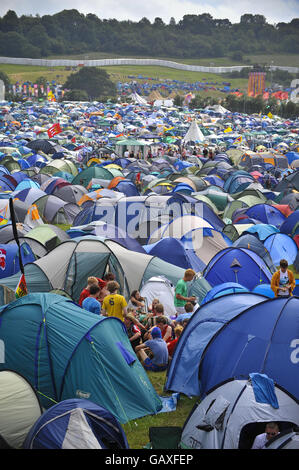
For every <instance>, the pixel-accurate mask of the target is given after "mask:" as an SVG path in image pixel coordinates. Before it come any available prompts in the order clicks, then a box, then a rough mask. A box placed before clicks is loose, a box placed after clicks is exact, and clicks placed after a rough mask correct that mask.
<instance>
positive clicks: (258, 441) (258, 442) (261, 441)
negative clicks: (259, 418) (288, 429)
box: [251, 432, 267, 449]
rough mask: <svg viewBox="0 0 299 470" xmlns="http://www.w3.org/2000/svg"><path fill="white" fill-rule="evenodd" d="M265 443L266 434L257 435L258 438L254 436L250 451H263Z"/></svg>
mask: <svg viewBox="0 0 299 470" xmlns="http://www.w3.org/2000/svg"><path fill="white" fill-rule="evenodd" d="M266 443H267V434H266V433H265V432H264V433H263V434H259V435H258V436H256V438H255V439H254V443H253V446H252V447H251V449H263V448H264V447H265V444H266Z"/></svg>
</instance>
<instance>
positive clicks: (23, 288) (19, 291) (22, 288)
mask: <svg viewBox="0 0 299 470" xmlns="http://www.w3.org/2000/svg"><path fill="white" fill-rule="evenodd" d="M15 294H16V298H17V299H19V298H20V297H23V296H24V295H27V294H28V291H27V284H26V279H25V275H24V274H21V277H20V280H19V282H18V285H17V287H16V290H15Z"/></svg>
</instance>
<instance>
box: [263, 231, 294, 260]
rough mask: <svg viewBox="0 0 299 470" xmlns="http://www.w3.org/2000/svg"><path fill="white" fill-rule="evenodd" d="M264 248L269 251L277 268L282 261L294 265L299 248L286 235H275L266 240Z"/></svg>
mask: <svg viewBox="0 0 299 470" xmlns="http://www.w3.org/2000/svg"><path fill="white" fill-rule="evenodd" d="M264 247H265V248H266V249H267V250H268V251H269V253H270V256H271V258H272V260H273V263H274V265H275V266H279V262H280V260H281V259H286V260H287V262H288V264H289V265H291V264H293V263H294V261H295V259H296V256H297V253H298V248H297V245H296V243H295V242H294V240H293V239H292V238H291V237H289V236H288V235H286V234H285V233H274V234H273V235H270V236H269V237H267V238H266V239H265V240H264Z"/></svg>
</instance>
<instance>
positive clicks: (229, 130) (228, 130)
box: [223, 127, 233, 133]
mask: <svg viewBox="0 0 299 470" xmlns="http://www.w3.org/2000/svg"><path fill="white" fill-rule="evenodd" d="M223 132H225V133H226V132H233V130H232V128H231V127H227V128H226V129H224V131H223Z"/></svg>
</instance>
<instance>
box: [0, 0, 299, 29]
mask: <svg viewBox="0 0 299 470" xmlns="http://www.w3.org/2000/svg"><path fill="white" fill-rule="evenodd" d="M71 9H76V10H78V11H79V12H80V13H84V14H87V13H94V14H95V15H97V16H98V17H99V18H101V19H104V18H105V19H108V18H116V19H117V20H131V21H139V20H140V19H141V18H143V17H146V18H148V19H149V20H150V21H153V20H154V19H155V18H156V17H160V18H162V19H163V21H164V22H165V23H169V19H170V18H171V17H174V18H175V20H176V21H179V20H180V19H182V18H183V16H184V15H187V14H193V15H199V14H202V13H210V14H211V15H212V16H213V18H228V19H229V20H230V21H231V22H232V23H238V22H239V21H240V17H241V15H243V14H244V13H251V14H260V15H264V16H265V17H266V20H267V22H268V23H270V24H273V23H279V22H280V21H285V22H289V21H291V20H292V19H293V18H298V17H299V0H238V1H235V2H232V1H231V0H202V1H201V0H147V1H142V0H141V1H140V0H48V1H45V2H42V1H41V0H21V1H20V0H1V1H0V16H1V17H3V16H4V15H5V13H6V12H7V11H8V10H14V11H15V12H16V14H17V15H18V16H21V15H33V16H35V15H36V14H39V15H41V16H43V15H46V14H49V15H53V14H54V13H58V12H59V11H62V10H71Z"/></svg>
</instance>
